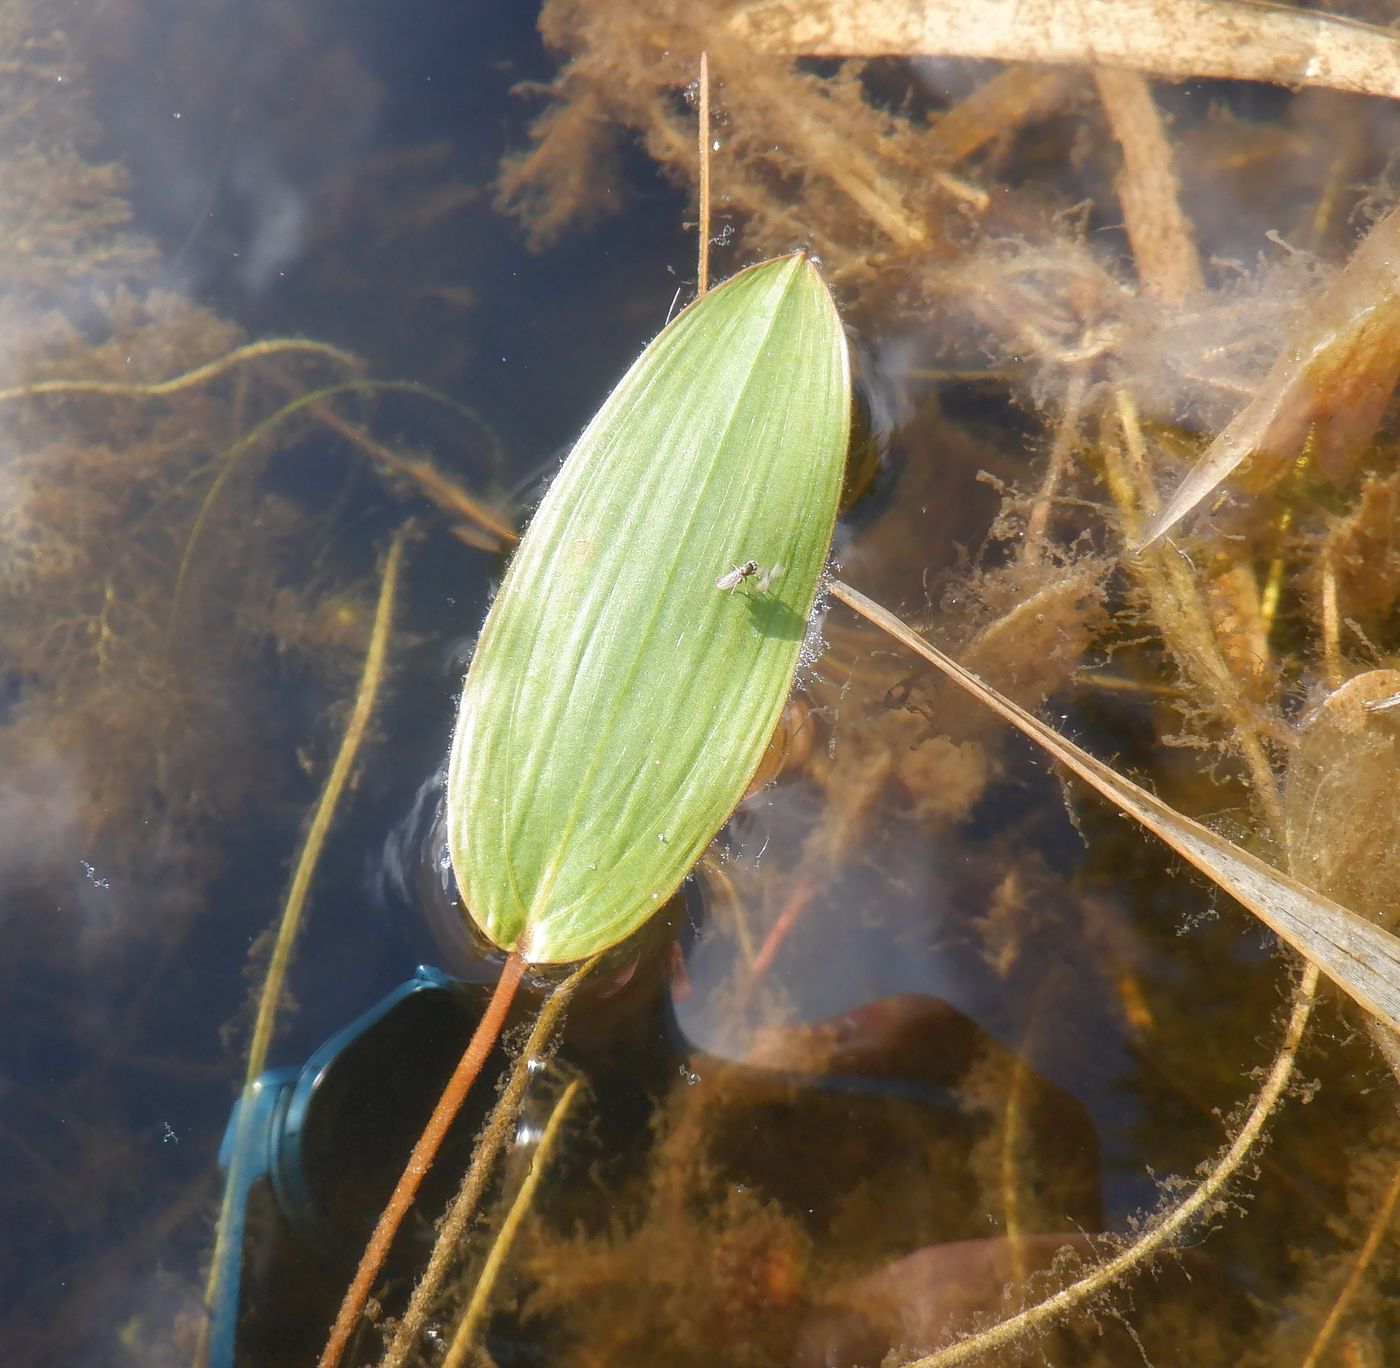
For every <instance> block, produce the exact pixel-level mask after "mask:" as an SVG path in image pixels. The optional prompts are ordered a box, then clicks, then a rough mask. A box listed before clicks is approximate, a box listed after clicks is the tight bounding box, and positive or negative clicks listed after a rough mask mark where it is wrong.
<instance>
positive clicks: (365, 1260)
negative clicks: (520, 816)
mask: <svg viewBox="0 0 1400 1368" xmlns="http://www.w3.org/2000/svg"><path fill="white" fill-rule="evenodd" d="M524 970H525V963H524V961H523V960H522V959H521V958H520V956H519V955H517V954H515V953H514V952H512V953H511V954H509V955H507V956H506V962H505V963H504V964H503V965H502V966H501V976H500V978H499V979H497V980H496V987H495V990H494V991H493V992H492V994H491V1000H490V1001H489V1002H488V1003H487V1004H486V1010H485V1012H484V1013H482V1017H481V1020H480V1021H479V1022H477V1026H476V1030H475V1031H473V1032H472V1038H471V1039H470V1040H469V1041H468V1042H467V1048H466V1049H465V1050H464V1051H463V1052H462V1058H461V1059H460V1060H459V1061H458V1062H457V1067H456V1068H455V1069H454V1070H453V1071H452V1077H451V1078H450V1079H448V1081H447V1086H446V1087H445V1088H444V1089H443V1090H442V1096H441V1097H440V1098H439V1099H438V1104H437V1106H436V1107H434V1108H433V1114H432V1115H431V1116H430V1117H429V1118H428V1122H427V1124H426V1125H425V1126H424V1127H423V1133H422V1134H421V1135H420V1136H419V1137H418V1143H417V1144H416V1145H414V1147H413V1153H412V1154H411V1155H409V1158H408V1163H407V1164H406V1165H404V1171H403V1173H402V1174H401V1175H400V1177H399V1181H398V1183H397V1184H396V1185H395V1187H394V1191H393V1193H392V1194H391V1195H390V1197H389V1200H388V1201H387V1202H386V1203H385V1204H384V1210H383V1211H382V1212H381V1213H380V1216H379V1221H378V1223H377V1224H376V1225H375V1227H374V1233H373V1234H372V1235H371V1236H370V1237H369V1242H368V1243H367V1244H366V1245H365V1252H364V1254H363V1256H362V1257H361V1259H360V1266H359V1268H358V1269H356V1271H355V1276H354V1278H353V1280H352V1281H351V1283H350V1286H349V1288H348V1289H347V1290H346V1293H345V1299H344V1300H343V1301H342V1302H341V1304H340V1310H339V1311H338V1312H337V1313H336V1318H335V1321H334V1323H333V1324H332V1326H331V1330H330V1334H329V1336H328V1337H327V1339H326V1347H325V1348H324V1349H323V1350H322V1351H321V1357H320V1360H319V1368H336V1365H337V1364H338V1363H339V1362H340V1360H341V1358H342V1357H343V1356H344V1354H345V1349H346V1346H347V1345H348V1344H349V1343H350V1337H351V1335H353V1334H354V1333H355V1327H356V1326H357V1325H358V1324H359V1321H360V1316H361V1313H362V1312H363V1311H364V1309H365V1303H366V1302H368V1301H369V1295H370V1293H371V1292H372V1291H373V1290H374V1284H375V1281H376V1279H378V1277H379V1272H380V1269H382V1268H383V1267H384V1261H385V1259H387V1258H388V1257H389V1249H390V1246H392V1245H393V1243H394V1236H395V1235H397V1234H398V1230H399V1226H400V1225H402V1224H403V1218H404V1217H405V1216H407V1215H408V1211H409V1208H410V1207H411V1206H412V1205H413V1199H414V1198H415V1197H416V1196H417V1195H418V1189H419V1187H420V1186H421V1185H422V1182H423V1178H424V1176H425V1175H426V1174H427V1172H428V1169H429V1168H430V1167H431V1165H432V1162H433V1160H434V1158H436V1156H437V1152H438V1150H439V1149H440V1148H441V1147H442V1142H443V1140H444V1139H446V1137H447V1132H448V1129H449V1128H450V1127H451V1125H452V1122H453V1121H454V1120H456V1117H457V1113H458V1112H459V1111H460V1110H461V1109H462V1103H463V1102H464V1101H465V1100H466V1096H467V1092H468V1090H469V1089H470V1088H471V1085H472V1084H473V1083H474V1082H475V1081H476V1076H477V1074H479V1073H480V1072H481V1066H482V1065H483V1064H484V1063H485V1062H486V1056H487V1055H488V1054H489V1053H490V1051H491V1048H492V1047H493V1046H494V1045H495V1043H496V1041H497V1039H498V1038H499V1037H500V1034H501V1026H502V1025H503V1024H504V1022H505V1019H506V1013H507V1012H508V1011H509V1010H510V1004H511V1002H512V1000H513V999H514V997H515V990H516V989H517V988H518V987H519V986H520V977H521V975H522V974H523V973H524Z"/></svg>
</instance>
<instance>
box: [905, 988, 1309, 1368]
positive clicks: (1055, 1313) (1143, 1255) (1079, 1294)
mask: <svg viewBox="0 0 1400 1368" xmlns="http://www.w3.org/2000/svg"><path fill="white" fill-rule="evenodd" d="M1319 972H1320V971H1319V970H1318V968H1317V966H1316V965H1311V964H1310V965H1308V966H1307V967H1306V968H1305V969H1304V970H1303V973H1302V977H1301V978H1300V979H1299V981H1298V987H1297V989H1296V991H1295V992H1294V995H1293V1008H1292V1011H1291V1012H1290V1013H1289V1017H1288V1024H1287V1026H1286V1027H1285V1029H1284V1033H1283V1040H1282V1042H1281V1044H1280V1045H1279V1049H1278V1053H1277V1054H1276V1055H1275V1056H1274V1060H1273V1063H1272V1064H1271V1065H1270V1066H1269V1072H1268V1075H1267V1076H1266V1077H1265V1079H1264V1084H1263V1086H1262V1087H1261V1088H1260V1089H1259V1091H1258V1093H1257V1094H1256V1095H1255V1098H1254V1102H1253V1105H1252V1106H1251V1107H1250V1109H1249V1114H1248V1115H1247V1116H1246V1117H1245V1119H1244V1122H1243V1124H1242V1125H1241V1126H1240V1128H1239V1130H1238V1131H1237V1132H1236V1133H1235V1138H1234V1139H1233V1140H1232V1141H1231V1142H1230V1144H1229V1146H1228V1147H1227V1148H1226V1150H1225V1153H1224V1154H1222V1155H1221V1156H1220V1158H1219V1159H1218V1160H1216V1162H1215V1164H1214V1165H1213V1166H1212V1168H1211V1169H1210V1171H1209V1173H1207V1174H1206V1176H1205V1177H1204V1178H1203V1179H1202V1180H1201V1181H1200V1183H1198V1184H1197V1185H1196V1187H1195V1189H1194V1190H1193V1191H1192V1192H1191V1194H1190V1196H1188V1197H1187V1198H1185V1199H1184V1200H1183V1201H1181V1202H1179V1203H1178V1204H1177V1205H1176V1206H1174V1207H1172V1208H1171V1209H1170V1210H1168V1211H1167V1212H1165V1213H1164V1214H1163V1215H1162V1216H1161V1217H1160V1218H1159V1219H1158V1220H1157V1222H1156V1223H1155V1224H1154V1225H1153V1226H1151V1228H1150V1229H1148V1230H1147V1231H1146V1232H1145V1233H1144V1234H1143V1235H1141V1236H1139V1237H1138V1238H1137V1239H1136V1240H1134V1241H1133V1243H1132V1244H1130V1245H1129V1246H1128V1247H1127V1248H1126V1249H1124V1250H1123V1251H1122V1252H1121V1253H1119V1254H1116V1255H1115V1256H1114V1257H1113V1258H1111V1259H1106V1260H1105V1261H1104V1262H1103V1263H1101V1264H1099V1265H1098V1266H1097V1267H1096V1268H1094V1269H1093V1270H1091V1271H1090V1272H1089V1273H1088V1274H1086V1275H1085V1276H1084V1277H1082V1278H1079V1279H1078V1280H1076V1281H1075V1282H1072V1283H1071V1284H1070V1285H1069V1286H1068V1287H1065V1288H1062V1289H1061V1290H1060V1291H1059V1292H1056V1293H1055V1294H1054V1295H1053V1296H1050V1297H1047V1298H1046V1299H1045V1300H1044V1301H1042V1302H1037V1303H1036V1304H1035V1305H1034V1306H1031V1307H1028V1308H1027V1309H1026V1310H1025V1311H1021V1312H1018V1313H1017V1314H1016V1315H1014V1316H1008V1317H1007V1318H1006V1319H1005V1320H1003V1321H999V1322H998V1323H997V1324H996V1325H994V1326H992V1327H991V1328H990V1329H988V1330H982V1331H979V1332H977V1333H975V1334H972V1335H968V1336H967V1337H966V1338H965V1339H961V1340H958V1341H957V1342H956V1343H954V1344H950V1345H949V1346H948V1347H947V1348H946V1349H940V1350H938V1351H937V1352H936V1353H933V1354H928V1355H926V1356H925V1357H923V1358H920V1359H915V1360H914V1361H913V1362H912V1363H910V1364H908V1365H907V1368H953V1365H955V1364H960V1363H967V1362H970V1361H971V1360H973V1359H976V1358H980V1357H981V1356H982V1355H984V1354H990V1353H992V1352H993V1351H995V1350H998V1349H1004V1348H1006V1347H1007V1346H1008V1345H1010V1344H1012V1343H1014V1342H1015V1341H1017V1340H1019V1339H1021V1338H1022V1337H1023V1336H1025V1335H1029V1334H1034V1333H1037V1332H1039V1331H1042V1330H1046V1329H1048V1328H1049V1327H1050V1326H1051V1325H1052V1324H1054V1322H1055V1321H1056V1320H1057V1319H1058V1318H1059V1317H1061V1316H1063V1315H1064V1314H1065V1313H1067V1312H1069V1311H1073V1310H1075V1309H1076V1308H1077V1307H1080V1306H1082V1305H1084V1303H1085V1302H1087V1301H1090V1300H1092V1299H1093V1298H1094V1297H1097V1296H1100V1295H1102V1294H1104V1293H1105V1292H1107V1291H1108V1290H1109V1289H1110V1288H1112V1286H1113V1285H1114V1284H1115V1283H1116V1282H1118V1281H1119V1280H1120V1279H1122V1278H1124V1277H1126V1276H1128V1275H1129V1274H1131V1273H1133V1272H1135V1271H1136V1270H1137V1269H1139V1268H1141V1267H1144V1266H1145V1265H1146V1264H1147V1263H1148V1262H1149V1261H1150V1260H1151V1259H1153V1258H1154V1257H1155V1256H1156V1255H1158V1254H1161V1253H1162V1252H1164V1251H1165V1250H1167V1249H1169V1248H1170V1247H1171V1246H1172V1245H1173V1244H1174V1243H1175V1242H1176V1241H1177V1239H1178V1238H1179V1237H1181V1236H1182V1235H1184V1234H1185V1233H1186V1231H1187V1230H1188V1229H1189V1228H1190V1227H1191V1226H1192V1224H1193V1223H1194V1222H1195V1221H1197V1220H1198V1219H1200V1218H1201V1217H1203V1216H1205V1215H1207V1214H1208V1213H1209V1212H1210V1210H1211V1209H1212V1207H1213V1206H1214V1204H1215V1202H1216V1201H1218V1200H1219V1198H1220V1197H1221V1196H1222V1195H1223V1193H1224V1191H1225V1188H1226V1187H1227V1185H1228V1184H1229V1182H1230V1180H1231V1179H1232V1178H1233V1177H1234V1175H1235V1174H1236V1173H1237V1172H1238V1171H1239V1169H1240V1166H1241V1165H1242V1164H1243V1163H1244V1161H1245V1159H1246V1158H1247V1157H1248V1155H1249V1152H1250V1150H1252V1149H1253V1148H1254V1146H1255V1145H1256V1144H1257V1143H1258V1142H1259V1139H1260V1137H1261V1136H1262V1135H1263V1132H1264V1126H1265V1124H1266V1122H1267V1121H1268V1119H1269V1117H1270V1115H1271V1114H1272V1113H1273V1111H1274V1108H1275V1107H1277V1106H1278V1104H1279V1102H1280V1100H1281V1099H1282V1097H1283V1095H1284V1092H1285V1091H1286V1090H1287V1088H1288V1084H1289V1080H1290V1079H1291V1078H1292V1076H1293V1066H1294V1064H1295V1062H1296V1061H1297V1057H1298V1046H1299V1044H1300V1043H1301V1042H1302V1039H1303V1032H1304V1030H1305V1029H1306V1027H1307V1024H1308V1020H1309V1018H1310V1017H1311V1015H1312V1009H1313V1003H1314V1002H1315V1000H1316V994H1317V981H1318V975H1319Z"/></svg>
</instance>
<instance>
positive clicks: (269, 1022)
mask: <svg viewBox="0 0 1400 1368" xmlns="http://www.w3.org/2000/svg"><path fill="white" fill-rule="evenodd" d="M405 535H406V534H405V533H404V532H403V531H400V532H399V533H397V534H396V535H395V537H394V539H393V541H392V542H390V544H389V553H388V555H387V556H386V557H385V561H384V575H383V578H382V579H381V581H380V585H379V601H378V604H377V605H376V607H375V612H374V625H373V627H372V628H371V631H370V638H369V649H368V651H367V652H366V653H365V663H364V669H363V670H362V671H361V674H360V684H359V687H358V689H357V690H356V691H355V703H354V707H353V708H352V710H351V713H350V721H349V723H348V724H347V725H346V728H345V735H344V736H343V737H342V738H341V741H340V749H339V750H338V751H337V752H336V757H335V761H334V763H333V764H332V765H331V771H330V774H329V775H327V777H326V784H325V787H324V788H323V789H322V790H321V796H320V798H319V799H318V800H317V803H316V810H315V812H314V813H313V814H312V818H311V825H310V826H309V827H308V828H307V830H306V839H305V841H303V843H302V847H301V851H300V853H299V854H298V856H297V862H296V867H295V869H294V870H293V873H292V882H291V887H290V888H289V889H288V890H287V900H286V902H285V903H284V904H283V907H282V915H281V917H280V919H279V921H278V925H277V938H276V940H275V942H274V943H273V947H272V957H271V958H270V960H269V961H268V966H267V974H266V976H265V977H264V979H263V983H262V988H261V990H260V991H259V994H258V1009H257V1016H256V1017H255V1019H254V1023H253V1037H252V1041H251V1043H250V1044H249V1046H248V1062H247V1066H246V1067H245V1069H244V1072H243V1099H244V1104H243V1107H242V1109H241V1111H240V1112H239V1126H238V1131H237V1134H236V1136H235V1140H234V1145H233V1154H232V1158H231V1159H230V1161H229V1171H228V1177H227V1179H226V1180H225V1184H224V1194H225V1197H224V1204H223V1206H222V1208H221V1209H220V1212H219V1222H218V1226H217V1227H216V1231H215V1236H214V1254H213V1260H212V1263H211V1266H210V1274H209V1282H208V1284H207V1286H206V1288H205V1294H204V1302H205V1307H206V1309H207V1310H208V1309H212V1308H213V1307H214V1306H216V1305H217V1304H218V1300H219V1296H220V1292H221V1289H222V1285H223V1282H224V1277H225V1266H226V1264H227V1262H228V1260H229V1259H230V1258H232V1259H235V1260H236V1259H237V1258H238V1256H239V1254H240V1251H238V1250H230V1249H229V1248H228V1240H229V1226H230V1221H231V1219H232V1214H233V1213H232V1211H231V1210H230V1208H229V1205H228V1197H229V1195H230V1194H232V1193H234V1192H237V1191H238V1190H239V1188H240V1186H241V1182H240V1174H239V1172H238V1170H239V1168H240V1167H241V1165H242V1164H243V1163H244V1162H245V1159H246V1155H247V1149H248V1140H249V1137H248V1135H247V1134H246V1133H245V1128H246V1122H247V1121H248V1119H249V1118H250V1117H251V1115H252V1111H253V1109H252V1107H251V1106H250V1105H249V1104H248V1099H249V1095H250V1093H251V1090H252V1088H253V1085H254V1084H255V1083H256V1082H257V1080H258V1078H259V1077H260V1076H261V1074H262V1072H263V1069H264V1068H265V1067H266V1066H267V1052H268V1047H269V1046H270V1045H271V1043H272V1032H273V1028H274V1026H275V1025H276V1020H277V1007H278V1004H279V1003H280V1002H281V1000H282V992H283V989H284V987H285V985H286V981H287V971H288V969H289V968H290V966H291V962H292V951H293V949H294V948H295V945H296V938H297V932H298V930H299V929H300V927H301V917H302V912H303V911H304V910H305V907H306V900H307V896H308V894H309V893H310V890H311V880H312V878H313V876H314V875H315V872H316V866H317V864H318V863H319V862H320V858H321V851H322V849H323V848H324V846H325V843H326V836H327V833H328V832H329V831H330V826H331V822H332V820H333V819H334V817H335V812H336V809H337V807H338V806H339V805H340V800H341V797H342V795H343V794H344V792H345V788H346V785H347V784H348V783H349V780H350V773H351V770H352V769H353V768H354V765H355V759H356V757H357V756H358V754H359V750H360V746H361V744H362V743H363V741H364V738H365V733H366V731H367V730H368V728H369V722H370V718H371V716H372V715H373V713H374V705H375V701H376V699H377V698H378V696H379V689H380V685H381V684H382V683H383V679H384V671H385V663H386V660H387V658H388V646H389V635H390V631H391V629H392V626H393V618H394V597H395V595H396V593H397V592H398V582H399V571H400V566H401V564H402V560H403V544H404V537H405ZM207 1334H208V1322H207V1321H206V1322H205V1323H204V1324H203V1325H202V1326H201V1330H200V1335H201V1338H200V1345H199V1348H198V1350H197V1352H196V1362H202V1361H203V1359H204V1356H205V1354H206V1353H207V1349H208V1341H207Z"/></svg>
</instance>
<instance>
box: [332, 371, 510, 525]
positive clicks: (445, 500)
mask: <svg viewBox="0 0 1400 1368" xmlns="http://www.w3.org/2000/svg"><path fill="white" fill-rule="evenodd" d="M414 388H418V387H417V386H414ZM454 407H457V406H456V405H454ZM312 413H313V415H314V416H315V417H316V419H317V420H318V421H319V422H322V423H324V424H325V425H326V426H327V427H328V428H330V429H331V430H332V431H334V432H337V433H339V434H340V435H341V436H342V437H344V438H345V440H346V441H347V442H353V443H354V445H355V446H357V447H359V448H360V450H361V451H363V452H364V453H365V454H366V455H367V456H369V457H370V458H371V459H372V460H374V461H376V462H377V463H378V464H379V465H381V466H383V468H384V469H385V470H387V471H388V472H389V473H390V474H391V475H397V476H399V477H400V478H402V479H403V480H404V482H405V483H406V484H407V485H408V486H409V487H410V488H411V489H412V490H413V491H414V493H416V494H418V495H420V496H421V497H423V498H425V499H427V501H428V502H429V503H430V504H433V505H434V506H435V507H437V508H438V509H440V510H441V511H442V512H444V513H446V514H448V515H449V516H450V517H454V518H461V519H463V520H465V521H466V522H468V523H474V524H476V526H478V527H479V528H481V529H482V530H483V531H484V532H486V533H487V534H488V535H489V536H490V537H491V538H493V539H494V540H493V544H492V546H491V549H492V550H502V549H504V548H505V547H507V546H514V545H515V543H516V542H518V541H519V540H520V534H519V533H518V532H517V531H516V529H515V528H514V527H512V526H511V524H510V523H509V522H507V521H506V520H505V519H504V518H503V517H502V516H501V515H500V514H499V513H497V512H496V511H495V510H494V509H492V508H490V507H488V506H487V505H486V504H484V503H482V502H481V501H480V500H479V499H474V498H472V496H471V495H470V494H468V493H467V491H466V490H465V489H463V488H462V487H461V486H460V485H459V484H457V483H456V482H455V481H452V480H449V479H448V478H447V476H446V475H444V474H443V473H442V472H441V471H440V470H438V469H437V468H436V467H435V466H434V465H433V464H432V462H430V461H427V460H423V459H421V458H418V459H415V458H413V457H408V456H401V455H400V454H399V453H398V452H396V451H394V450H393V449H392V448H390V447H387V446H385V445H384V443H383V442H379V441H376V440H375V439H374V438H373V437H371V436H370V435H369V433H367V432H366V431H365V430H364V429H363V428H362V427H357V426H356V425H355V424H354V423H348V422H346V421H345V419H344V418H342V417H341V416H340V415H339V414H338V413H336V412H335V410H334V409H332V408H331V407H330V405H329V404H316V405H315V406H314V407H313V409H312ZM480 421H481V420H480V419H477V422H478V423H479V422H480Z"/></svg>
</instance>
